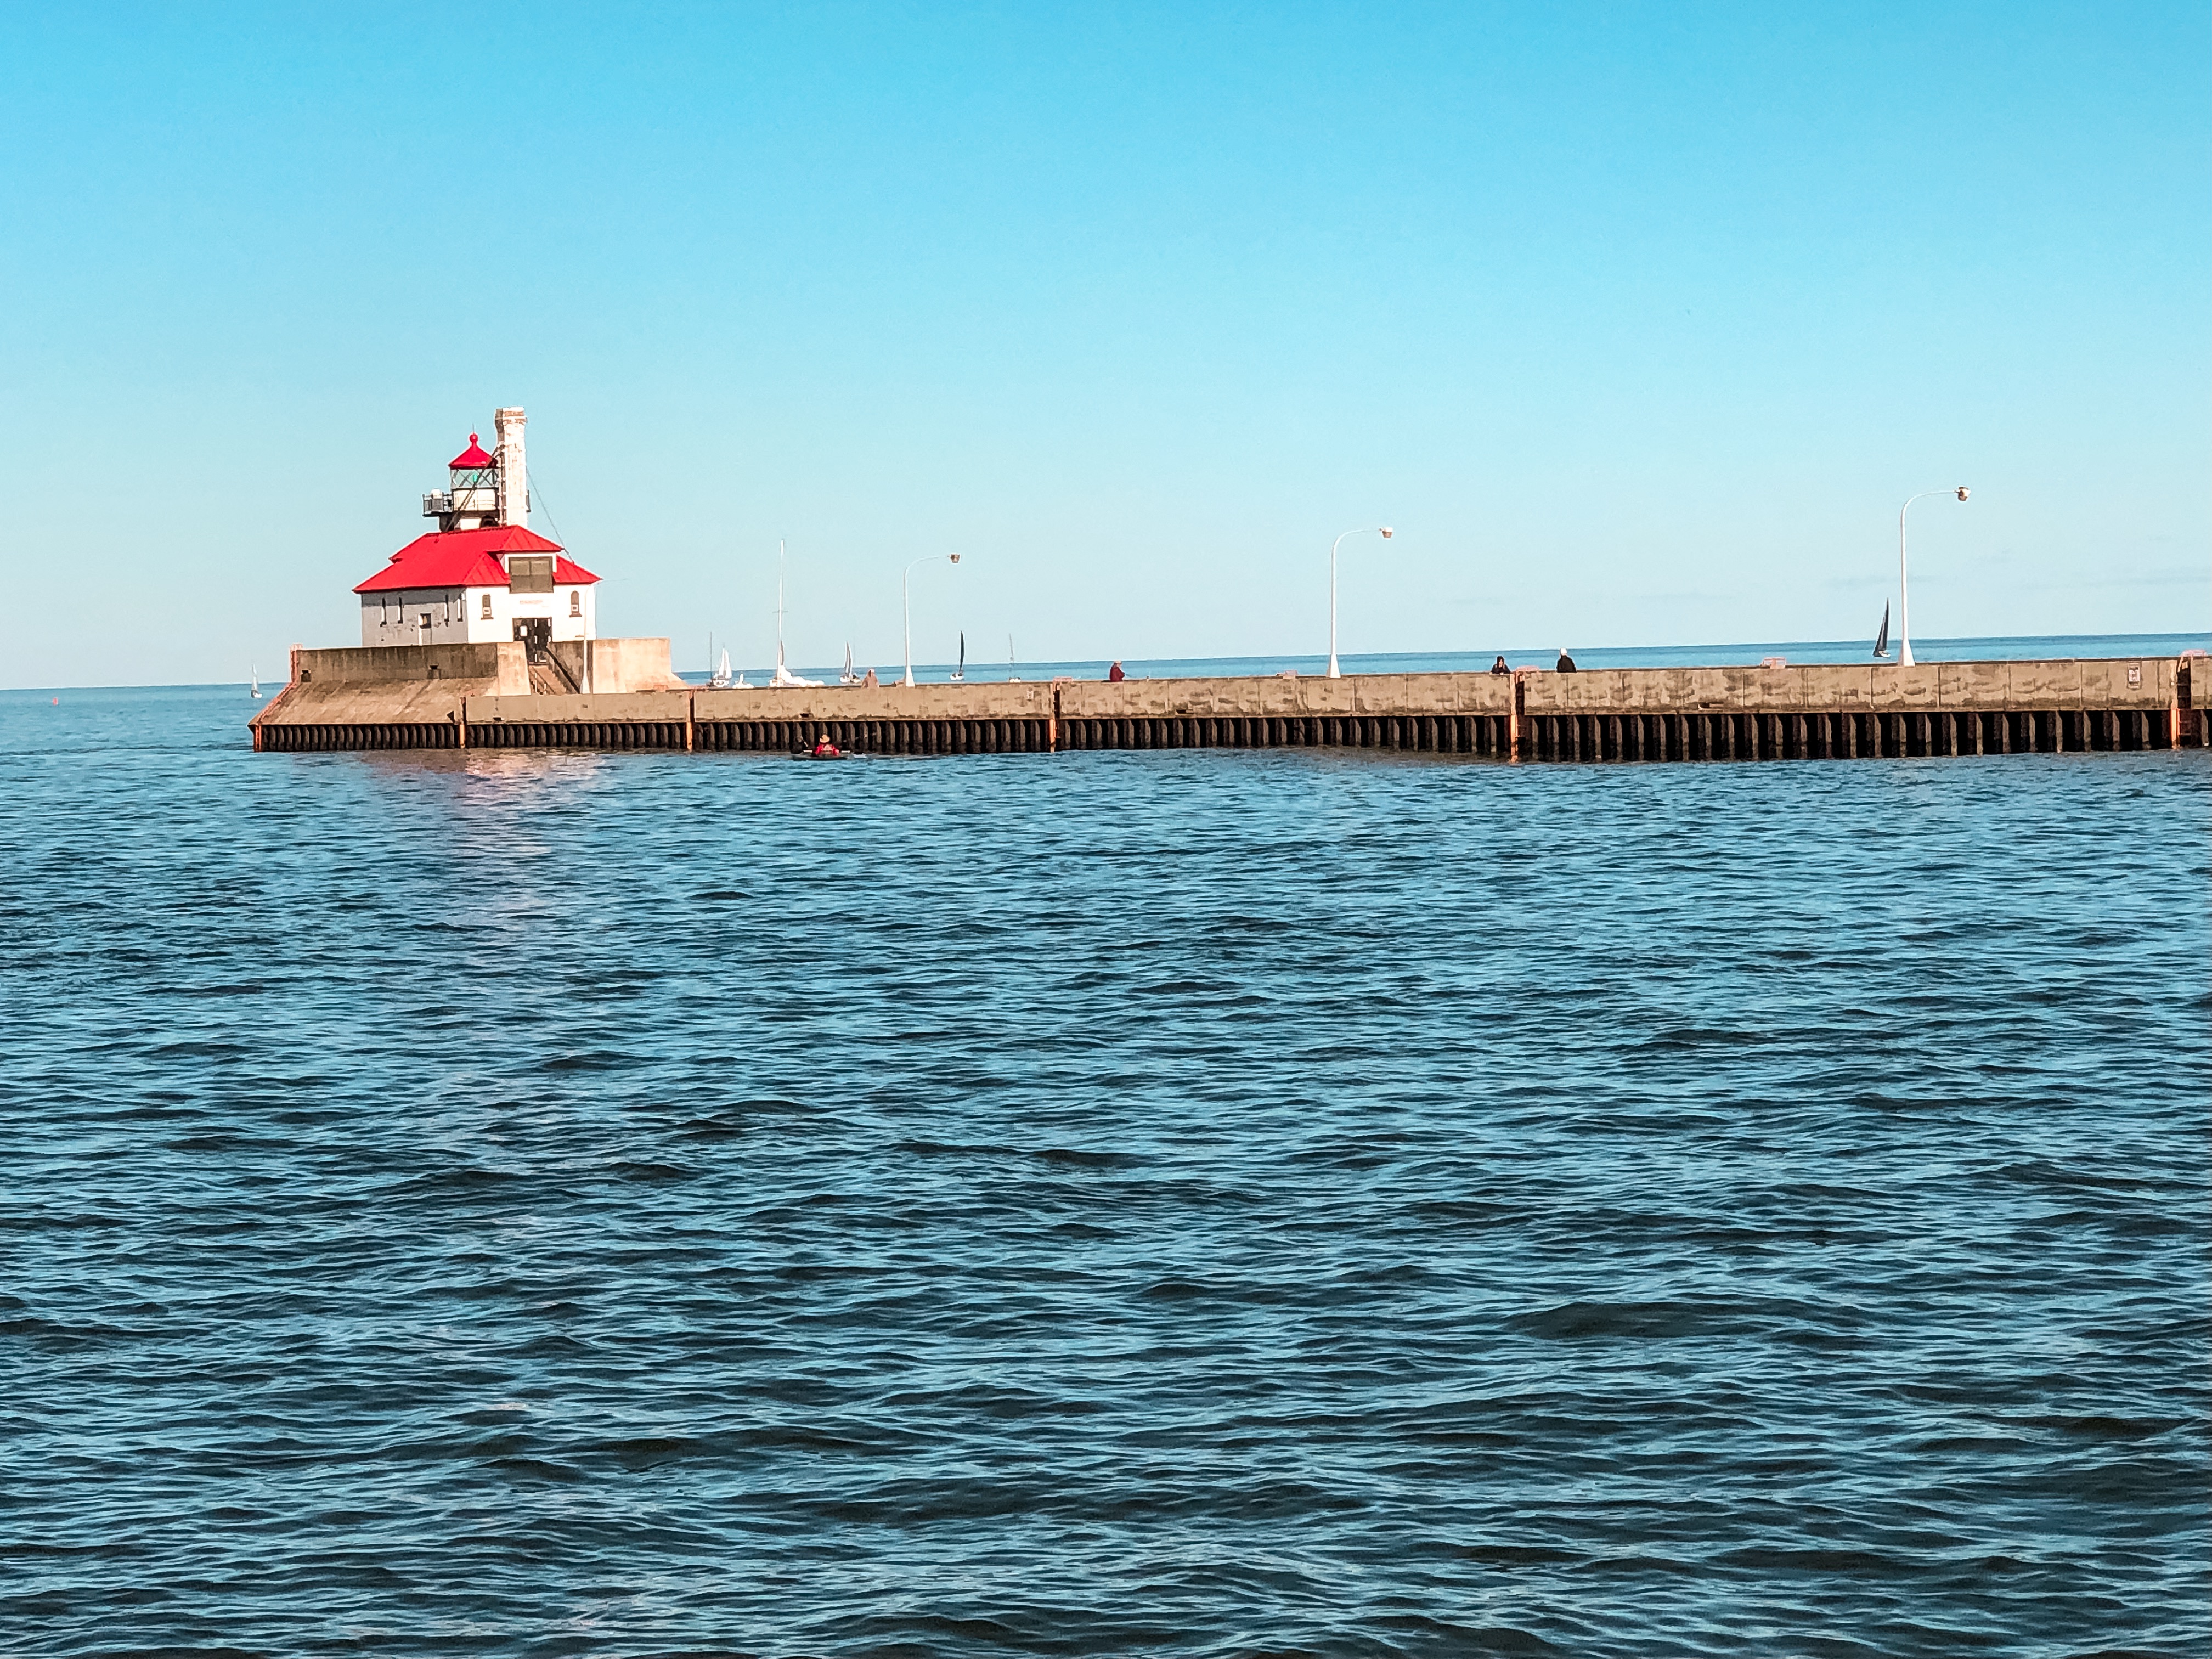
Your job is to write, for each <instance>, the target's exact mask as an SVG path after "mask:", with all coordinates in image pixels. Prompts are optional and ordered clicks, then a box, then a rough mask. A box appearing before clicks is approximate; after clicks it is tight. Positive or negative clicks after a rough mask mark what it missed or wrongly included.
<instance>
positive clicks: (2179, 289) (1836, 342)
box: [0, 4, 2212, 686]
mask: <svg viewBox="0 0 2212 1659" xmlns="http://www.w3.org/2000/svg"><path fill="white" fill-rule="evenodd" d="M372 12H373V13H374V15H369V14H370V13H372ZM464 19H465V21H461V20H464ZM7 27H8V31H9V38H10V45H9V49H8V51H7V52H4V53H0V145H4V153H5V155H6V157H7V165H6V167H4V169H0V226H4V229H0V563H4V565H5V567H6V568H7V570H8V573H9V587H10V589H11V590H12V591H13V592H14V594H15V599H16V604H17V605H18V607H19V609H18V623H17V625H16V626H15V627H13V628H11V629H9V630H8V641H9V643H8V646H7V647H6V649H7V653H8V660H7V661H6V662H5V663H4V664H0V684H13V685H19V686H20V685H37V684H112V683H118V682H167V681H191V680H208V679H218V678H222V679H228V678H240V677H242V676H243V673H244V671H245V668H246V664H247V662H248V660H249V659H251V660H252V661H256V662H258V664H259V665H261V667H262V669H263V671H264V673H267V672H269V671H271V670H272V669H275V668H276V667H278V666H280V665H281V661H282V653H283V647H285V646H286V645H288V644H289V643H290V642H291V641H304V642H306V643H309V644H348V643H354V642H356V640H357V631H356V630H357V624H356V613H355V610H354V602H353V600H352V598H351V596H350V593H349V589H350V587H351V586H352V585H353V584H354V583H355V582H356V581H358V580H362V578H363V577H365V576H367V575H368V574H370V573H371V572H372V571H374V569H376V568H378V567H379V566H380V564H381V563H382V562H384V560H385V558H386V556H387V555H388V554H389V553H390V552H391V551H392V550H393V549H395V548H397V547H398V546H399V545H400V544H402V543H403V542H404V541H406V540H408V539H409V538H411V537H413V536H414V535H416V533H418V532H419V531H420V530H421V529H422V528H423V525H422V520H420V519H419V517H418V516H417V510H418V507H419V501H418V497H419V495H420V493H421V492H422V490H424V489H430V488H433V487H435V486H437V485H439V484H441V483H442V482H443V477H442V472H441V468H442V465H443V463H444V462H445V460H446V459H447V458H448V457H449V456H450V455H452V454H453V453H454V452H455V451H456V450H457V449H458V448H459V447H460V446H461V444H462V443H463V442H464V441H465V439H466V437H467V435H468V433H469V431H470V430H471V428H477V429H480V430H484V431H487V432H488V431H489V419H490V412H491V410H492V408H493V407H494V406H495V404H503V403H519V404H524V405H525V406H526V407H527V408H528V410H529V411H530V415H531V428H530V433H531V447H532V463H533V471H534V474H535V480H536V482H537V483H538V485H539V488H540V495H541V500H542V501H543V502H544V506H545V507H547V508H549V509H550V518H551V521H552V522H551V523H550V524H549V522H548V520H547V519H546V517H545V515H544V513H541V514H540V515H539V516H538V519H536V520H534V523H535V525H536V527H538V529H540V530H545V531H549V532H551V531H552V530H553V529H554V527H555V526H557V531H558V533H559V534H560V536H561V538H562V539H563V540H564V541H565V542H566V543H567V544H568V545H569V546H570V548H571V549H572V550H573V551H574V554H575V556H577V557H578V558H580V560H581V561H582V562H585V563H586V564H588V565H590V566H592V568H595V569H596V570H598V571H599V573H600V574H601V575H602V576H603V577H604V578H605V586H604V587H603V588H602V589H601V595H602V599H601V610H600V626H601V629H602V631H603V632H606V633H611V634H667V635H672V636H673V637H674V638H675V640H676V641H677V648H678V659H679V661H684V662H687V663H693V662H696V661H697V660H699V659H702V657H703V655H704V649H705V636H706V634H707V631H708V629H713V630H714V632H715V633H716V634H717V635H720V636H721V637H723V638H725V639H727V640H729V641H732V644H733V647H735V651H736V654H737V655H738V657H739V658H740V659H743V660H747V661H752V662H758V661H761V660H763V659H767V658H769V657H772V655H773V648H774V647H773V641H774V616H773V606H774V596H775V545H776V541H777V538H779V537H782V538H788V540H789V542H790V545H791V591H792V605H793V611H792V617H791V622H790V634H791V641H792V648H793V657H794V659H798V660H800V661H804V662H809V663H817V664H818V663H822V662H825V661H831V660H835V659H838V658H840V657H842V651H843V647H844V644H845V642H846V641H848V640H850V641H852V642H853V643H854V647H855V649H856V651H857V652H858V653H859V654H860V658H861V659H862V660H863V661H871V660H872V661H876V662H879V663H890V662H895V661H896V658H897V654H898V572H899V569H900V568H901V566H902V564H903V563H904V562H906V560H908V559H909V558H912V557H915V556H920V555H922V554H928V553H939V552H946V551H951V550H960V551H961V552H962V553H963V563H962V566H961V568H960V569H959V570H958V571H957V573H956V572H953V571H951V570H950V569H949V568H946V567H943V566H935V567H930V568H927V570H926V571H925V572H924V573H921V575H919V576H918V578H917V588H916V599H915V634H916V641H915V644H916V654H917V656H918V657H920V658H922V659H942V658H944V657H945V656H948V655H949V654H950V653H951V646H952V636H953V634H954V632H955V631H956V630H957V629H965V630H966V631H967V633H968V635H969V638H970V640H971V641H981V642H988V649H987V651H985V650H983V649H982V648H981V647H980V646H979V654H992V653H996V652H997V651H999V650H1000V648H1002V642H1003V639H1004V636H1005V635H1007V634H1008V633H1011V634H1012V635H1014V637H1015V639H1016V641H1017V642H1018V646H1019V648H1020V650H1021V653H1022V654H1023V655H1024V657H1028V658H1032V659H1050V658H1094V657H1107V656H1119V657H1125V658H1144V657H1153V656H1170V655H1221V654H1234V653H1278V652H1293V651H1319V650H1321V649H1323V648H1324V647H1325V646H1326V634H1327V616H1328V613H1327V592H1328V589H1327V568H1328V544H1329V541H1330V539H1331V538H1332V537H1334V534H1335V533H1336V532H1338V531H1340V530H1343V529H1346V528H1348V527H1351V526H1358V525H1370V524H1375V523H1378V522H1386V521H1387V522H1390V523H1393V524H1395V526H1397V528H1398V530H1399V532H1400V533H1399V536H1398V538H1396V539H1395V540H1394V541H1393V542H1391V543H1389V544H1388V545H1387V546H1386V545H1384V544H1380V543H1377V542H1376V541H1375V540H1374V539H1373V538H1368V539H1367V540H1366V541H1365V542H1364V544H1362V543H1354V544H1347V550H1346V568H1345V578H1344V599H1343V623H1342V628H1343V643H1344V648H1345V649H1346V651H1347V652H1353V651H1393V650H1408V651H1411V650H1450V649H1465V650H1471V651H1486V650H1489V649H1492V648H1493V647H1524V646H1529V645H1533V644H1541V645H1546V646H1549V645H1553V644H1557V643H1567V644H1571V645H1574V646H1602V645H1613V644H1638V643H1691V642H1702V641H1726V640H1744V639H1823V638H1848V637H1855V636H1857V635H1863V634H1869V633H1870V632H1871V630H1872V629H1873V625H1874V623H1875V620H1876V618H1877V617H1878V616H1879V614H1880V611H1881V605H1882V604H1883V602H1884V600H1885V599H1887V597H1889V595H1890V594H1891V593H1892V592H1893V589H1894V585H1895V580H1896V575H1895V564H1896V547H1895V536H1896V512H1897V506H1898V503H1899V501H1901V500H1902V498H1903V497H1904V496H1905V495H1906V494H1908V493H1910V492H1911V491H1912V490H1915V489H1925V488H1930V487H1935V486H1940V485H1947V484H1950V483H1959V482H1964V483H1970V484H1972V486H1974V489H1975V495H1974V499H1973V500H1972V501H1971V502H1970V503H1968V504H1967V505H1966V506H1965V507H1958V506H1956V505H1955V504H1946V503H1942V502H1924V503H1923V504H1922V505H1921V506H1920V507H1916V508H1915V509H1914V514H1915V530H1914V565H1913V568H1914V583H1913V620H1914V623H1915V631H1916V634H1917V635H1923V636H1929V637H1933V636H1940V635H1953V634H1960V635H1963V634H2011V633H2046V632H2093V631H2126V630H2137V629H2141V630H2164V629H2180V628H2201V627H2203V626H2205V625H2206V624H2207V623H2208V622H2212V587H2208V580H2207V579H2208V568H2207V548H2208V538H2209V537H2212V523H2209V522H2208V518H2212V489H2208V485H2212V460H2208V456H2209V455H2212V408H2209V407H2208V398H2207V390H2206V389H2207V386H2208V385H2212V274H2208V273H2212V212H2208V205H2212V194H2209V193H2208V189H2207V186H2208V182H2212V181H2208V165H2207V157H2208V154H2212V82H2208V77H2207V76H2206V75H2205V73H2204V65H2205V64H2206V62H2207V58H2208V50H2212V14H2208V13H2207V11H2206V9H2204V8H2203V6H2202V5H2201V4H2191V5H2173V6H2160V5H2148V4H2146V5H2130V6H2127V7H2121V8H2115V7H2109V6H2105V7H2093V6H2079V7H2049V6H2036V5H2021V4H2012V5H2002V6H1998V5H1991V6H1983V7H1942V6H1927V5H1918V6H1911V7H1902V6H1898V7H1880V6H1853V7H1843V6H1837V7H1832V8H1826V9H1820V8H1813V7H1776V6H1771V5H1760V6H1748V5H1747V6H1702V7H1701V6H1693V5H1666V6H1661V5H1649V6H1619V7H1605V6H1586V7H1580V8H1540V7H1534V6H1526V5H1512V6H1496V7H1483V6H1477V5H1455V6H1449V7H1439V8H1433V9H1422V8H1411V7H1409V8H1404V9H1395V10H1386V9H1381V8H1376V7H1372V6H1366V7H1353V6H1345V7H1338V8H1324V7H1303V8H1301V7H1280V6H1274V7H1252V8H1249V9H1226V8H1214V9H1194V8H1191V7H1188V6H1176V7H1158V8H1143V7H1128V6H1122V7H1111V8H1108V7H1097V8H1070V9H1061V8H1042V7H1021V8H1016V7H1006V8H987V7H959V8H954V7H933V8H924V7H866V6H860V7H809V8H805V9H798V8H793V9H769V8H753V9H743V8H726V7H719V6H718V7H689V6H657V7H652V8H637V9H623V11H622V12H621V13H620V14H619V15H617V12H616V11H615V10H613V9H604V10H592V11H586V10H584V9H558V8H546V9H541V8H529V9H525V8H520V7H505V6H490V7H485V8H480V9H470V10H467V11H465V12H457V11H455V10H453V9H450V8H441V9H435V10H433V9H416V10H409V9H402V8H398V7H380V8H374V9H372V8H348V9H343V10H341V9H327V10H325V9H315V8H301V7H297V6H287V7H284V8H282V9H269V10H265V11H258V10H255V9H250V8H246V7H235V8H228V9H223V10H222V11H221V12H220V13H219V14H218V13H216V12H214V11H212V10H204V9H185V8H166V7H165V8H145V9H119V8H112V7H100V6H96V5H95V6H86V7H82V8H70V9H63V8H46V9H34V8H29V7H24V8H20V9H13V10H11V11H10V13H9V16H8V19H7ZM1923 515H1924V516H1923Z"/></svg>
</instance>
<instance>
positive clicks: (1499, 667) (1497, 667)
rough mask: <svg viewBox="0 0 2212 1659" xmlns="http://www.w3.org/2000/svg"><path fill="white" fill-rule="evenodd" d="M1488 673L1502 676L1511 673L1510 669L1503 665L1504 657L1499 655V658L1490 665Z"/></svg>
mask: <svg viewBox="0 0 2212 1659" xmlns="http://www.w3.org/2000/svg"><path fill="white" fill-rule="evenodd" d="M1490 671H1491V672H1492V673H1493V674H1499V675H1504V674H1510V673H1511V672H1512V670H1511V669H1510V668H1508V667H1507V666H1506V665H1505V659H1504V656H1503V655H1502V654H1501V655H1500V656H1499V657H1498V659H1496V660H1495V661H1494V662H1492V664H1491V665H1490Z"/></svg>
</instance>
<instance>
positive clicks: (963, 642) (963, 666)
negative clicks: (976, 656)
mask: <svg viewBox="0 0 2212 1659" xmlns="http://www.w3.org/2000/svg"><path fill="white" fill-rule="evenodd" d="M952 678H954V679H956V680H964V679H966V678H968V636H967V635H965V634H963V635H961V636H960V666H959V667H957V668H956V669H954V670H953V671H952Z"/></svg>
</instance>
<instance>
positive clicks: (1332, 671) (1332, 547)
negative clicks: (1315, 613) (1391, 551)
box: [1328, 524, 1397, 680]
mask: <svg viewBox="0 0 2212 1659" xmlns="http://www.w3.org/2000/svg"><path fill="white" fill-rule="evenodd" d="M1396 533H1397V532H1395V531H1394V530H1392V529H1391V528H1390V526H1389V525H1387V524H1381V525H1376V526H1371V527H1370V528H1369V529H1366V530H1347V531H1346V532H1344V536H1380V537H1381V538H1383V540H1384V541H1386V542H1387V541H1389V539H1390V538H1391V537H1392V536H1394V535H1395V534H1396ZM1344 536H1339V537H1338V538H1336V539H1335V540H1334V541H1333V542H1331V543H1330V544H1328V677H1329V678H1331V679H1333V680H1340V679H1342V678H1344V676H1343V675H1342V674H1340V673H1339V672H1338V671H1337V667H1336V550H1337V549H1338V548H1340V547H1342V546H1343V545H1344Z"/></svg>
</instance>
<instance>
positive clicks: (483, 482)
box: [354, 409, 599, 659]
mask: <svg viewBox="0 0 2212 1659" xmlns="http://www.w3.org/2000/svg"><path fill="white" fill-rule="evenodd" d="M527 418H528V417H527V416H525V415H524V414H523V412H522V411H521V410H519V409H502V410H498V411H496V412H495V414H494V416H493V417H492V420H493V430H494V431H495V432H496V433H497V434H498V438H497V440H496V445H497V447H496V448H495V451H493V452H492V453H486V451H485V450H484V447H483V441H482V440H480V439H479V438H478V436H477V435H476V434H475V433H473V432H471V434H469V447H467V448H466V449H464V450H463V451H462V452H461V453H459V454H458V455H456V456H454V457H453V459H452V460H451V461H450V462H448V463H447V487H446V488H445V489H438V490H431V491H429V492H428V493H426V494H425V495H423V497H422V516H423V517H425V518H427V519H435V520H437V521H438V527H437V529H436V530H435V531H434V532H430V533H429V534H428V535H423V536H417V537H416V538H415V539H414V540H413V541H411V542H410V543H408V544H407V545H406V546H404V547H403V548H401V549H400V550H398V552H397V553H394V554H393V555H392V558H391V561H390V562H389V563H387V564H386V566H385V568H383V569H381V570H380V571H378V572H377V573H376V574H374V576H371V577H370V578H369V579H368V580H367V581H365V582H362V583H361V584H360V585H359V586H356V588H355V589H354V592H356V593H357V594H358V595H360V597H361V642H362V644H363V645H481V644H487V643H492V642H496V641H506V640H520V641H524V642H525V643H526V644H527V645H528V646H529V647H530V651H531V656H532V659H537V658H538V657H539V656H540V655H541V654H542V653H544V649H545V647H547V646H549V645H550V644H551V643H552V642H553V641H556V640H592V639H597V638H598V637H599V623H598V617H597V605H596V603H595V601H596V593H595V590H596V589H597V587H598V586H599V578H598V577H597V576H594V575H593V574H592V573H591V572H590V571H588V570H586V569H585V568H583V566H581V565H580V564H576V563H574V562H571V561H570V560H568V559H566V558H563V557H562V556H561V545H560V544H559V543H557V542H550V541H548V540H546V538H544V537H543V536H540V535H538V534H536V533H535V532H532V530H531V528H530V474H529V471H528V468H527V466H526V463H525V461H524V459H523V450H522V428H523V423H524V422H525V421H526V419H527Z"/></svg>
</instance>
